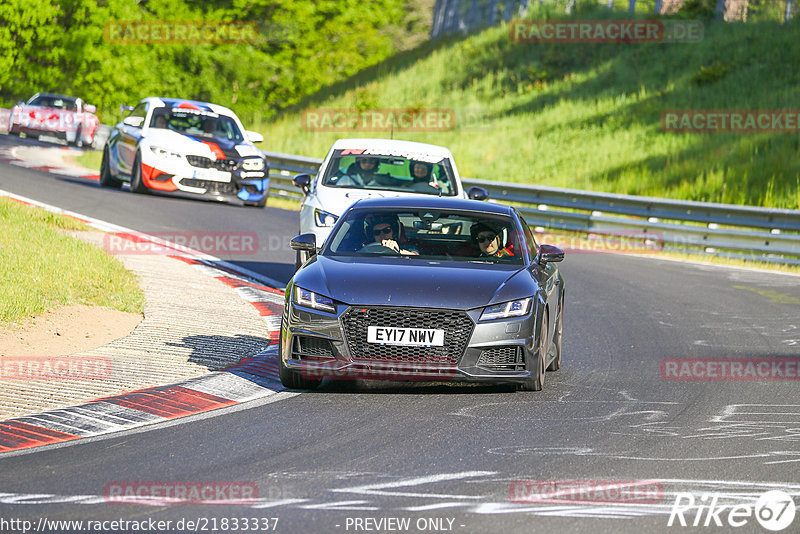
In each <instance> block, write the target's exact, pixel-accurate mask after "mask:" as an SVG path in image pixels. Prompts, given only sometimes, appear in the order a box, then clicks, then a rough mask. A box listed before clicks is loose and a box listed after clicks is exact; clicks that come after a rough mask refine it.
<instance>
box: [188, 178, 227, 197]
mask: <svg viewBox="0 0 800 534" xmlns="http://www.w3.org/2000/svg"><path fill="white" fill-rule="evenodd" d="M181 184H182V185H186V186H189V187H202V188H203V189H205V190H206V193H223V194H228V195H235V194H236V193H238V192H239V189H240V188H239V186H237V185H236V184H234V183H231V182H215V181H213V180H198V179H197V178H184V179H183V180H181Z"/></svg>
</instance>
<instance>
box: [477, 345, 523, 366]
mask: <svg viewBox="0 0 800 534" xmlns="http://www.w3.org/2000/svg"><path fill="white" fill-rule="evenodd" d="M478 366H479V367H484V368H486V369H491V370H493V371H524V370H525V362H524V361H523V359H522V347H494V348H491V349H485V350H484V351H482V352H481V357H480V358H478Z"/></svg>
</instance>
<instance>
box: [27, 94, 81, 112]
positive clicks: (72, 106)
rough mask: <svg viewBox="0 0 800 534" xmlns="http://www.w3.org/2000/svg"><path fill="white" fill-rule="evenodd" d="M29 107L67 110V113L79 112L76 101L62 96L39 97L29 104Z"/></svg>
mask: <svg viewBox="0 0 800 534" xmlns="http://www.w3.org/2000/svg"><path fill="white" fill-rule="evenodd" d="M28 105H29V106H41V107H43V108H55V109H65V110H67V111H78V104H77V103H76V102H75V100H72V99H69V98H63V97H60V96H47V95H39V96H37V97H36V98H34V99H32V100H31V101H30V102H28Z"/></svg>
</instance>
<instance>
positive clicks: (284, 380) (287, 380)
mask: <svg viewBox="0 0 800 534" xmlns="http://www.w3.org/2000/svg"><path fill="white" fill-rule="evenodd" d="M279 332H280V333H279V334H278V375H279V376H280V378H281V384H283V387H286V388H289V389H317V387H318V386H319V385H320V383H322V379H319V380H309V379H306V378H303V377H302V376H300V373H298V372H297V371H294V370H292V369H287V368H286V367H284V366H283V357H282V356H281V354H283V350H282V349H283V341H282V339H283V321H281V329H280V331H279Z"/></svg>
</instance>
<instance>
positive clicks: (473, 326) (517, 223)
mask: <svg viewBox="0 0 800 534" xmlns="http://www.w3.org/2000/svg"><path fill="white" fill-rule="evenodd" d="M291 246H292V248H293V249H295V250H298V251H300V252H301V253H302V254H303V255H304V256H305V257H304V262H303V265H302V267H300V269H299V270H298V271H297V272H296V273H295V275H294V277H293V278H292V279H291V280H290V281H289V284H288V286H287V288H286V305H285V307H284V311H283V316H282V319H281V331H280V342H279V353H280V357H279V367H280V377H281V382H283V384H284V386H287V387H290V388H296V389H313V388H315V387H317V386H318V385H319V384H320V382H321V381H322V379H323V378H324V377H332V378H335V379H366V380H372V379H389V380H429V381H442V380H454V381H480V382H492V383H515V384H518V386H519V387H520V388H521V389H524V390H532V391H538V390H540V389H542V387H543V386H544V378H545V370H549V371H555V370H557V369H558V368H559V367H560V366H561V340H562V328H563V315H564V280H563V278H562V277H561V274H560V272H559V270H558V268H557V266H556V262H560V261H561V260H563V259H564V253H563V252H562V251H561V250H559V249H558V248H556V247H553V246H550V245H539V244H537V243H536V240H535V239H534V236H533V233H532V232H531V230H530V227H529V226H528V224H527V223H526V222H525V220H524V219H523V218H522V216H521V215H520V213H519V212H518V211H517V210H516V209H514V208H512V207H508V206H502V205H498V204H490V203H486V202H478V201H474V200H464V199H447V198H443V197H430V198H425V197H407V198H380V199H367V200H361V201H358V202H356V203H355V204H353V205H352V206H350V208H348V210H347V211H346V212H344V213H343V214H342V216H341V218H340V219H339V221H338V222H337V224H336V226H335V227H334V228H333V231H332V232H331V234H330V235H329V237H328V239H327V240H326V241H325V243H324V244H318V243H316V242H315V236H314V234H302V235H299V236H297V237H295V238H294V239H293V240H292V243H291ZM318 246H321V248H318Z"/></svg>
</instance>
